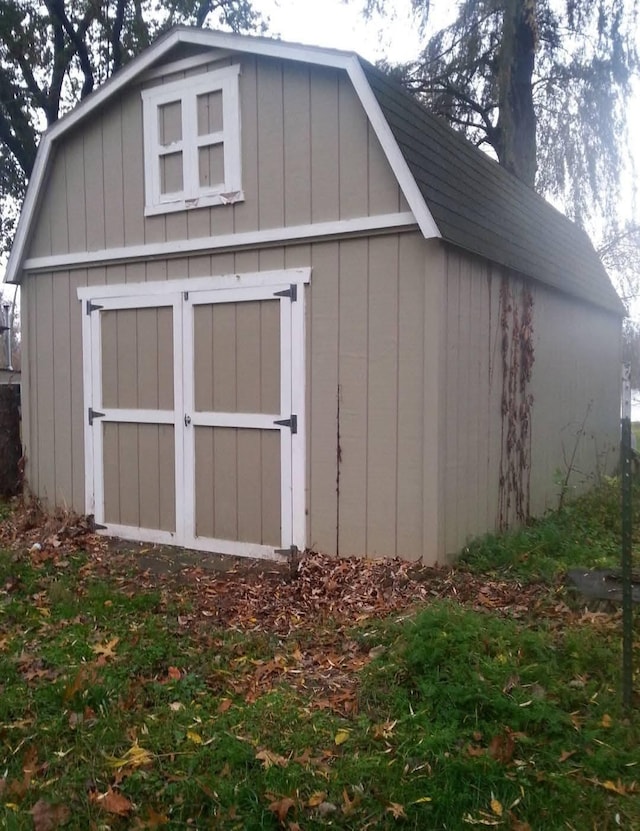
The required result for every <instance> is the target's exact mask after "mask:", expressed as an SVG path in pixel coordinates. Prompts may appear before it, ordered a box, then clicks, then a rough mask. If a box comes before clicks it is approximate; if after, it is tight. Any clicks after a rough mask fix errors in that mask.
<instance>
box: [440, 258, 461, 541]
mask: <svg viewBox="0 0 640 831" xmlns="http://www.w3.org/2000/svg"><path fill="white" fill-rule="evenodd" d="M446 326H447V335H446V337H447V358H446V367H447V369H446V372H447V377H446V402H447V403H446V432H445V436H444V438H443V441H444V444H445V454H446V455H445V471H446V474H445V475H446V484H445V494H444V504H445V511H446V513H445V548H446V551H447V553H451V552H453V551H454V550H455V548H456V545H457V541H458V516H459V511H458V507H459V506H458V501H459V494H458V487H457V484H458V458H457V449H458V440H457V435H456V434H457V431H458V407H457V404H458V383H459V381H458V362H459V352H458V344H459V334H460V259H459V257H458V255H457V253H454V252H453V251H451V250H449V251H448V252H447V317H446Z"/></svg>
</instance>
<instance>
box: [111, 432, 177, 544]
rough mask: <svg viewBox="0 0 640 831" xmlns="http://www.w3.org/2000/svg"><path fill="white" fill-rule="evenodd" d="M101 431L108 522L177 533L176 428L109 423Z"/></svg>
mask: <svg viewBox="0 0 640 831" xmlns="http://www.w3.org/2000/svg"><path fill="white" fill-rule="evenodd" d="M101 427H102V429H103V431H104V432H103V437H104V438H103V440H104V457H105V466H104V512H105V520H106V521H107V522H109V523H113V524H116V525H130V526H134V527H139V528H153V529H161V530H163V531H175V515H176V511H175V464H174V460H175V456H174V428H173V425H169V424H117V423H109V422H107V423H105V424H102V425H101Z"/></svg>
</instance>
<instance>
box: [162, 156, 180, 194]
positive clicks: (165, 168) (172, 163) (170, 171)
mask: <svg viewBox="0 0 640 831" xmlns="http://www.w3.org/2000/svg"><path fill="white" fill-rule="evenodd" d="M183 188H184V184H183V178H182V153H181V152H178V153H167V154H165V155H164V156H160V194H161V195H162V194H165V193H180V191H181V190H183Z"/></svg>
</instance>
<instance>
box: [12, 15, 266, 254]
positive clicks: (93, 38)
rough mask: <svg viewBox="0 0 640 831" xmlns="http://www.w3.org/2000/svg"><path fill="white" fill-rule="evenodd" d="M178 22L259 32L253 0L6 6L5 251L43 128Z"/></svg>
mask: <svg viewBox="0 0 640 831" xmlns="http://www.w3.org/2000/svg"><path fill="white" fill-rule="evenodd" d="M176 23H187V24H190V25H195V26H204V25H215V26H219V27H224V28H227V29H231V30H233V31H240V30H250V29H256V28H259V27H260V26H261V20H260V18H259V15H258V14H257V13H256V12H254V11H253V9H252V7H251V3H250V0H163V2H161V1H160V0H41V2H40V1H39V2H36V1H35V0H0V251H2V250H4V251H6V250H7V248H8V246H9V244H10V240H11V237H12V235H13V231H14V228H15V222H16V219H17V215H18V211H19V206H20V203H21V201H22V198H23V196H24V192H25V189H26V185H27V182H28V179H29V176H30V175H31V171H32V169H33V164H34V161H35V157H36V151H37V147H38V138H39V135H40V133H41V132H42V130H43V129H44V128H45V127H47V126H49V125H51V124H53V123H54V122H55V121H56V120H57V119H58V118H59V117H60V115H62V114H63V113H64V112H65V111H66V110H68V109H70V108H71V107H72V106H73V105H74V104H75V103H77V101H78V100H80V99H81V98H84V97H85V96H87V95H88V94H89V93H90V92H91V91H92V90H93V89H94V88H95V87H97V86H99V85H100V84H102V83H103V82H104V81H106V80H107V79H108V78H110V77H111V76H112V75H113V74H114V73H115V72H117V71H118V69H120V67H122V66H123V65H124V64H126V63H127V61H129V60H130V59H131V58H132V57H133V56H134V55H136V54H137V53H138V52H140V51H141V50H142V49H144V47H146V46H148V45H149V43H150V42H151V41H152V40H154V39H155V38H156V37H157V36H158V35H160V34H162V32H164V31H166V30H167V29H168V28H170V27H171V26H173V25H175V24H176Z"/></svg>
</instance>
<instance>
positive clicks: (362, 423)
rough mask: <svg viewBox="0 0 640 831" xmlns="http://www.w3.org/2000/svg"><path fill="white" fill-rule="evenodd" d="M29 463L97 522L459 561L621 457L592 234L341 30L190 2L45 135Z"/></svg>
mask: <svg viewBox="0 0 640 831" xmlns="http://www.w3.org/2000/svg"><path fill="white" fill-rule="evenodd" d="M8 280H10V281H12V282H19V283H20V285H21V290H22V319H23V327H24V328H23V335H22V343H23V390H24V400H23V417H24V442H25V446H26V451H25V452H26V459H27V468H26V475H27V479H28V482H29V485H30V487H31V489H32V491H33V493H34V494H35V495H36V496H37V497H39V498H40V499H41V500H42V501H43V502H44V503H45V504H47V505H49V506H51V507H53V506H57V505H66V506H70V507H71V508H73V509H75V510H76V511H79V512H82V513H87V514H92V515H93V516H94V518H95V522H96V525H97V527H98V528H101V529H102V530H103V531H104V533H107V534H112V535H116V536H120V537H124V538H128V539H132V540H143V541H150V542H156V543H169V544H176V545H180V546H185V547H188V548H192V549H197V550H201V551H203V552H207V551H215V552H222V553H229V554H239V555H252V556H260V557H273V558H283V557H286V556H287V555H288V553H289V552H290V551H291V550H292V548H295V549H299V550H302V549H308V548H314V549H318V550H321V551H323V552H325V553H328V554H334V555H338V554H339V555H354V556H367V557H377V556H400V557H404V558H408V559H419V558H423V561H424V562H426V563H433V562H436V561H439V562H443V561H445V560H446V559H447V558H448V557H450V556H452V555H454V554H455V553H456V552H458V551H459V550H460V548H461V547H462V546H464V545H465V543H466V542H467V541H468V540H469V539H470V538H471V537H473V536H476V535H478V534H482V533H484V532H486V531H488V530H492V529H495V528H503V527H506V526H508V525H512V524H515V523H519V522H523V521H525V520H526V519H527V518H528V517H529V516H530V515H535V514H540V513H541V512H544V511H545V510H546V509H548V508H549V507H553V506H554V505H556V504H557V499H558V489H559V486H560V484H559V483H561V482H564V480H565V478H567V482H568V486H569V487H571V488H574V487H575V488H579V487H584V486H586V485H587V484H588V483H589V482H593V481H594V480H595V479H596V478H597V477H598V476H599V475H601V474H602V473H604V472H606V471H608V470H610V469H611V467H612V465H613V464H614V463H615V460H616V452H617V450H616V448H617V447H618V444H619V439H618V430H619V363H620V330H621V319H622V317H623V315H624V309H623V307H622V304H621V302H620V300H619V299H618V297H617V295H616V293H615V291H614V289H613V287H612V285H611V283H610V281H609V278H608V276H607V274H606V272H605V270H604V268H603V267H602V265H601V263H600V261H599V258H598V257H597V255H596V253H595V251H594V249H593V247H592V245H591V243H590V241H589V239H588V238H587V236H586V235H585V234H584V233H583V232H582V231H581V230H580V229H579V228H578V227H577V226H575V225H574V224H572V223H571V222H569V221H568V220H567V219H566V218H565V217H564V216H563V215H562V214H560V213H559V212H558V211H556V210H555V209H554V208H552V207H551V206H550V205H549V204H547V203H546V202H545V201H544V200H543V199H541V198H540V197H538V196H537V195H536V194H535V193H534V192H533V191H531V190H530V189H529V188H527V187H526V186H524V185H523V184H521V183H520V182H518V181H517V180H516V179H514V178H513V177H512V176H511V175H510V174H508V173H507V172H506V171H504V170H503V169H501V168H500V167H499V166H498V165H497V164H496V163H495V162H493V161H492V160H490V159H489V158H487V157H486V156H485V155H484V154H482V153H481V152H480V151H478V150H477V149H476V148H474V147H472V146H471V145H470V144H468V143H467V142H466V141H465V140H464V139H463V138H461V137H460V136H459V135H457V134H455V133H454V132H453V131H452V130H450V129H449V128H448V127H447V126H446V125H444V124H442V123H441V122H439V121H438V120H436V119H435V118H434V117H433V116H431V115H430V114H429V113H428V112H427V111H425V110H424V109H423V108H422V106H421V105H420V104H419V103H418V102H417V101H416V100H414V99H413V98H412V97H410V96H408V95H407V94H406V93H405V92H403V91H402V89H401V88H400V87H398V86H396V85H395V84H394V82H393V81H391V80H389V79H388V78H387V77H385V76H384V75H382V74H381V73H380V72H378V71H377V70H376V69H375V68H374V67H372V66H371V65H369V64H368V63H366V62H365V61H363V60H362V59H361V58H359V57H358V56H357V55H355V54H353V53H346V52H338V51H333V50H328V49H320V48H313V47H308V46H301V45H297V44H291V43H283V42H280V41H276V40H270V39H266V38H252V37H244V36H237V35H232V34H226V33H220V32H215V31H206V30H198V29H191V28H176V29H173V30H171V31H170V32H169V33H168V34H167V35H165V36H164V37H162V38H161V39H159V40H158V41H156V42H155V43H154V44H153V45H152V46H150V47H149V48H148V49H147V50H146V51H145V52H144V53H142V54H141V55H140V56H139V57H138V58H136V59H135V60H133V61H132V62H131V63H130V64H128V65H127V66H126V67H125V68H123V69H122V70H121V71H120V72H119V73H118V74H117V75H116V76H115V77H114V78H112V79H111V80H110V81H109V82H107V83H106V84H105V85H104V86H103V87H102V88H100V89H99V90H97V91H96V92H94V93H93V94H92V95H90V96H89V97H88V98H86V99H85V100H84V101H83V102H82V103H81V104H79V105H78V106H77V107H76V108H75V109H74V110H73V111H72V112H70V113H69V114H68V115H66V116H65V117H64V118H62V119H61V120H60V121H59V122H58V123H56V124H55V125H54V126H52V127H51V128H50V129H49V130H48V131H47V132H46V133H45V135H44V136H43V138H42V140H41V143H40V147H39V150H38V156H37V161H36V166H35V169H34V172H33V175H32V179H31V181H30V183H29V188H28V191H27V195H26V199H25V203H24V208H23V211H22V216H21V218H20V222H19V226H18V230H17V234H16V239H15V243H14V246H13V250H12V252H11V257H10V260H9V264H8Z"/></svg>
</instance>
